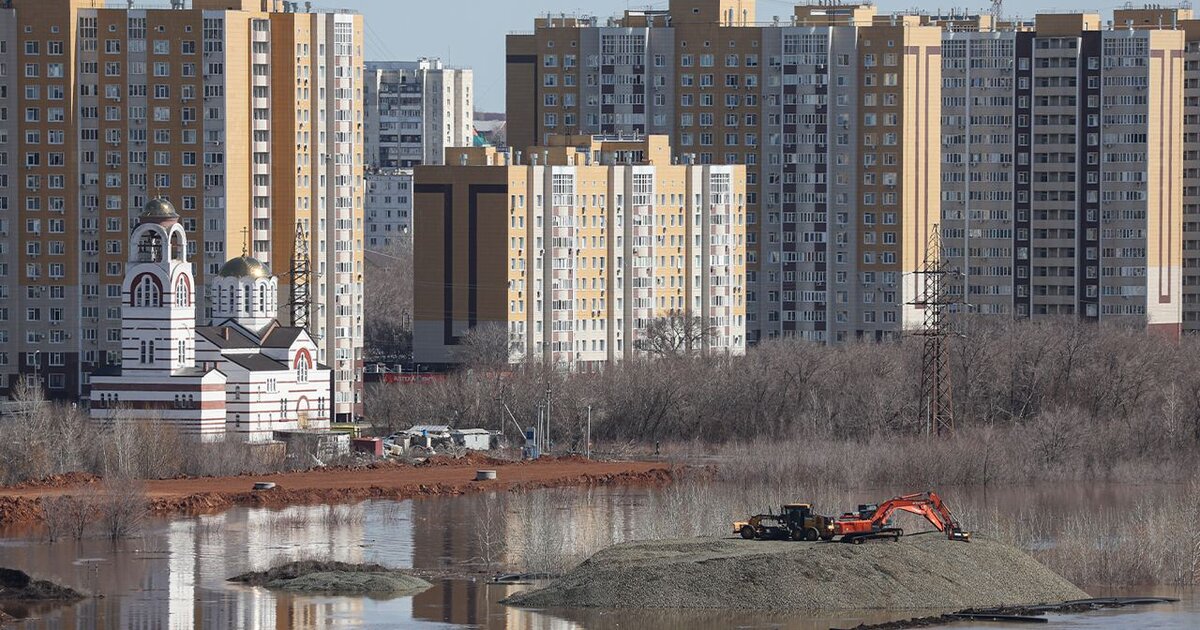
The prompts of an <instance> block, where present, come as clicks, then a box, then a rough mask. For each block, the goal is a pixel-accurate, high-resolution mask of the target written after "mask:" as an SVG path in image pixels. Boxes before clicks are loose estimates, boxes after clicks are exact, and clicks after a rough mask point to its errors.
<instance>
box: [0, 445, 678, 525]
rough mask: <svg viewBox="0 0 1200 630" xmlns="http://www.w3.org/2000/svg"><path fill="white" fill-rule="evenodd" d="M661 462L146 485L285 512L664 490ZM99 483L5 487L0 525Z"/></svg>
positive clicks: (401, 468)
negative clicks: (264, 486)
mask: <svg viewBox="0 0 1200 630" xmlns="http://www.w3.org/2000/svg"><path fill="white" fill-rule="evenodd" d="M480 468H486V469H490V470H495V471H496V472H497V477H498V478H497V479H496V480H495V481H475V471H476V470H478V469H480ZM671 477H672V472H671V470H670V467H669V465H667V464H663V463H660V462H593V461H588V460H584V459H582V458H562V459H545V458H544V459H541V460H537V461H532V462H504V461H500V460H490V459H488V458H485V457H480V456H472V457H467V458H463V459H461V460H434V461H433V462H431V463H427V464H424V465H420V466H408V465H402V464H388V463H385V464H379V465H377V466H375V467H372V468H360V469H349V470H314V471H308V472H296V473H282V474H274V475H254V476H242V477H200V478H189V479H166V480H158V481H147V482H144V489H145V492H146V495H147V496H148V497H149V499H150V505H151V509H152V510H153V511H154V512H156V513H160V514H169V513H203V512H217V511H221V510H225V509H228V508H230V507H233V506H236V505H254V506H263V507H282V506H286V505H294V504H304V503H308V504H312V503H349V502H355V501H361V500H364V499H371V498H393V499H404V498H414V497H426V496H439V495H459V494H466V493H470V492H480V491H486V490H514V489H530V488H548V487H562V486H591V485H606V484H631V485H637V484H650V485H659V484H663V483H667V482H668V481H670V480H671ZM257 481H273V482H275V484H276V488H275V489H273V490H268V491H263V492H254V491H251V489H250V488H251V486H252V485H253V483H254V482H257ZM100 487H101V482H100V480H98V479H95V478H91V477H88V476H86V475H72V476H68V477H67V478H66V479H64V480H58V481H56V482H52V483H48V484H41V485H38V484H33V485H28V486H20V487H3V488H0V525H6V524H15V523H22V522H32V521H36V520H38V519H40V518H41V507H40V504H39V501H40V499H42V498H48V497H56V496H63V495H85V494H91V493H96V492H97V491H98V490H99V488H100Z"/></svg>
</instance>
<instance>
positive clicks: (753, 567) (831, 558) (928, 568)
mask: <svg viewBox="0 0 1200 630" xmlns="http://www.w3.org/2000/svg"><path fill="white" fill-rule="evenodd" d="M1081 597H1086V594H1085V593H1084V592H1083V591H1081V590H1079V589H1078V588H1077V587H1075V586H1074V585H1072V584H1071V583H1069V582H1067V581H1066V580H1065V579H1063V578H1062V577H1059V576H1058V575H1056V574H1055V573H1053V572H1052V571H1050V570H1049V569H1047V568H1046V567H1045V566H1043V565H1041V564H1040V563H1038V562H1037V561H1036V560H1034V559H1033V558H1031V557H1030V556H1028V555H1027V554H1025V553H1024V552H1022V551H1020V550H1018V549H1016V548H1014V547H1010V546H1008V545H1004V544H1001V543H998V542H995V541H990V540H986V539H982V540H973V541H972V542H970V543H963V542H954V541H949V540H946V539H944V538H940V537H937V536H928V535H927V536H913V537H908V538H904V539H902V540H901V541H900V542H897V543H893V542H883V541H879V542H874V543H868V544H864V545H845V544H841V543H797V542H790V541H750V540H737V539H691V540H668V541H645V542H634V543H625V544H622V545H615V546H613V547H609V548H608V549H605V550H603V551H600V552H599V553H597V554H596V555H594V556H592V557H591V558H590V559H588V560H587V561H585V562H583V563H582V564H580V565H579V566H578V567H576V568H575V569H573V570H571V571H570V572H569V573H567V574H566V575H564V576H563V577H562V578H560V579H558V580H555V581H554V582H552V583H551V584H550V585H549V586H547V587H546V588H543V589H540V590H535V591H529V592H524V593H518V594H516V595H514V596H512V597H510V598H508V599H507V600H505V602H504V603H507V604H513V605H516V606H523V607H529V608H579V607H601V608H730V609H764V610H772V609H773V610H810V611H830V610H872V609H888V610H911V609H939V608H941V609H956V608H969V607H973V606H1001V605H1018V604H1031V603H1039V602H1060V601H1064V600H1069V599H1078V598H1081Z"/></svg>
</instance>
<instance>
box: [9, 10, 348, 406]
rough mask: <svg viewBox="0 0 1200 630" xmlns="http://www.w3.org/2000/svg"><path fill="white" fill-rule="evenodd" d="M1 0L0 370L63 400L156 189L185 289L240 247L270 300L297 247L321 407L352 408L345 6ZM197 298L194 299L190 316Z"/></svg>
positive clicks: (117, 310)
mask: <svg viewBox="0 0 1200 630" xmlns="http://www.w3.org/2000/svg"><path fill="white" fill-rule="evenodd" d="M9 4H10V6H8V7H6V8H2V9H0V291H2V293H0V298H2V299H3V301H4V304H3V306H0V348H2V349H0V379H3V380H2V382H0V386H3V389H4V390H7V389H8V388H9V387H10V386H11V385H12V384H13V383H14V382H15V381H16V379H18V378H27V379H29V380H31V381H32V380H37V381H40V382H42V383H43V384H44V385H45V386H46V387H47V388H48V390H49V393H50V394H51V395H52V396H55V397H60V398H80V397H83V396H86V394H87V392H88V378H89V374H90V373H91V372H92V371H93V370H95V369H97V368H99V367H101V366H104V365H107V364H111V363H114V362H116V361H119V357H120V349H121V308H122V301H121V281H122V277H123V275H124V273H125V270H124V265H125V263H126V260H127V259H128V255H127V252H125V251H123V248H124V247H125V246H126V242H127V240H128V235H129V233H130V230H131V229H132V227H133V226H134V224H135V223H136V217H137V214H138V212H139V211H140V209H141V208H142V207H143V206H145V205H146V202H147V201H148V200H149V199H151V198H152V197H156V196H161V197H164V198H167V199H169V200H171V202H172V203H173V204H174V206H175V207H176V208H178V211H179V214H180V215H181V219H180V221H181V224H182V225H183V227H184V229H186V230H187V232H188V233H189V234H192V235H193V239H194V240H192V241H190V242H189V245H190V246H191V251H189V252H188V255H189V257H191V258H192V259H193V260H194V261H195V262H196V281H197V288H198V291H197V295H200V296H207V284H206V279H207V278H209V277H213V276H215V275H216V274H217V272H218V270H219V268H220V266H221V265H222V264H223V263H224V262H225V261H226V260H227V259H229V258H232V257H236V256H238V255H239V254H242V253H246V254H248V255H250V256H252V257H253V258H255V259H257V260H258V261H261V262H262V263H264V264H266V265H268V266H269V267H270V268H271V269H272V270H273V271H274V273H276V274H277V275H279V276H280V279H281V283H280V284H281V286H280V292H281V296H283V299H281V302H288V301H290V296H291V295H292V293H291V285H292V279H291V276H290V275H289V274H288V271H289V269H290V268H291V267H292V264H291V261H292V259H293V257H294V256H296V250H297V249H301V250H303V249H305V247H297V243H298V242H301V243H303V244H304V245H306V249H307V250H308V252H309V254H310V274H308V276H307V278H308V283H307V286H308V291H309V299H308V300H307V301H306V302H307V303H308V304H309V305H310V306H309V308H308V309H307V310H308V314H309V316H308V321H307V328H308V329H309V331H310V332H311V334H312V335H313V338H314V339H315V340H316V342H317V346H318V351H319V354H320V356H319V358H318V361H320V362H321V363H322V364H327V365H329V366H330V367H331V368H332V369H333V370H334V375H335V376H334V383H335V384H334V385H333V387H332V389H333V391H332V392H331V393H330V399H331V400H333V404H334V409H335V413H336V415H337V418H339V419H348V418H351V417H353V416H354V415H356V414H357V413H360V410H359V405H360V402H361V395H360V393H359V392H360V384H359V383H360V376H359V375H360V373H361V360H362V356H361V355H362V289H361V287H362V264H363V263H362V247H363V243H362V239H363V236H362V229H363V226H362V221H363V216H362V207H363V199H362V197H363V192H362V188H363V184H362V175H363V156H362V143H363V136H362V122H363V112H362V102H363V85H362V67H363V61H362V59H363V57H362V45H363V33H362V28H363V26H362V18H361V16H358V15H355V14H353V13H349V12H307V11H306V12H300V9H299V6H298V3H290V2H278V1H276V0H193V2H191V3H190V5H188V6H189V8H184V3H183V2H172V3H171V8H167V7H166V6H164V8H161V9H145V8H126V7H125V6H124V3H120V4H121V8H104V6H105V3H104V2H102V1H101V0H13V1H12V2H11V3H9ZM298 232H299V233H301V234H303V235H304V236H303V237H301V238H299V239H298V238H297V233H298ZM297 284H298V285H301V286H303V283H297ZM301 297H302V296H301ZM211 309H212V307H211V304H210V303H209V302H208V301H207V299H198V300H197V303H196V310H197V317H198V318H199V319H200V320H201V321H207V319H208V318H211V316H212V310H211ZM281 310H283V311H285V312H286V314H287V315H288V316H289V317H290V315H291V313H292V311H291V309H287V308H284V309H281ZM283 323H284V324H285V325H290V324H292V323H293V322H288V321H285V322H283ZM301 323H303V322H301Z"/></svg>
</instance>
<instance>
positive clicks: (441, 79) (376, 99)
mask: <svg viewBox="0 0 1200 630" xmlns="http://www.w3.org/2000/svg"><path fill="white" fill-rule="evenodd" d="M365 83H366V108H365V109H366V128H367V134H366V143H367V144H366V147H367V149H366V160H367V166H368V167H370V168H379V169H395V168H411V167H413V166H417V165H419V164H444V163H445V161H446V149H448V148H450V147H469V146H471V142H472V140H473V139H474V137H475V122H474V121H475V101H474V98H475V96H474V94H472V89H473V87H474V74H473V73H472V71H471V70H470V69H469V68H450V67H447V66H445V65H444V64H443V63H442V61H441V60H440V59H420V60H418V61H370V62H367V65H366V81H365Z"/></svg>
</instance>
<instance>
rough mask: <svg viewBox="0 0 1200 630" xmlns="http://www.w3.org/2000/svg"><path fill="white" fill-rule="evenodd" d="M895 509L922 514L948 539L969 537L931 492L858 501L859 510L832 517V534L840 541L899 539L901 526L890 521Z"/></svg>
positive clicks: (969, 538)
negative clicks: (876, 501) (875, 502)
mask: <svg viewBox="0 0 1200 630" xmlns="http://www.w3.org/2000/svg"><path fill="white" fill-rule="evenodd" d="M897 511H901V512H910V513H912V514H917V515H920V516H924V517H925V518H926V520H928V521H929V522H930V523H932V524H933V526H934V527H936V528H937V530H938V531H940V532H942V533H944V534H946V537H947V538H949V539H950V540H961V541H963V542H969V541H970V540H971V533H970V532H965V531H963V529H962V527H961V526H960V525H959V524H958V521H957V520H955V519H954V515H953V514H951V513H950V508H948V507H946V504H945V503H943V502H942V499H941V497H939V496H938V495H937V494H935V493H933V492H918V493H915V494H906V495H903V496H899V497H894V498H891V499H888V500H887V501H884V502H883V503H881V504H879V505H860V506H858V511H856V512H847V513H845V514H843V515H841V516H839V517H837V518H836V519H834V521H833V532H834V535H836V536H841V542H845V543H852V544H859V543H861V542H863V541H864V540H871V539H874V538H891V539H892V540H899V539H900V537H901V536H903V535H904V530H902V529H900V528H899V527H893V526H892V525H891V520H892V516H893V515H894V514H895V513H896V512H897Z"/></svg>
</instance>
